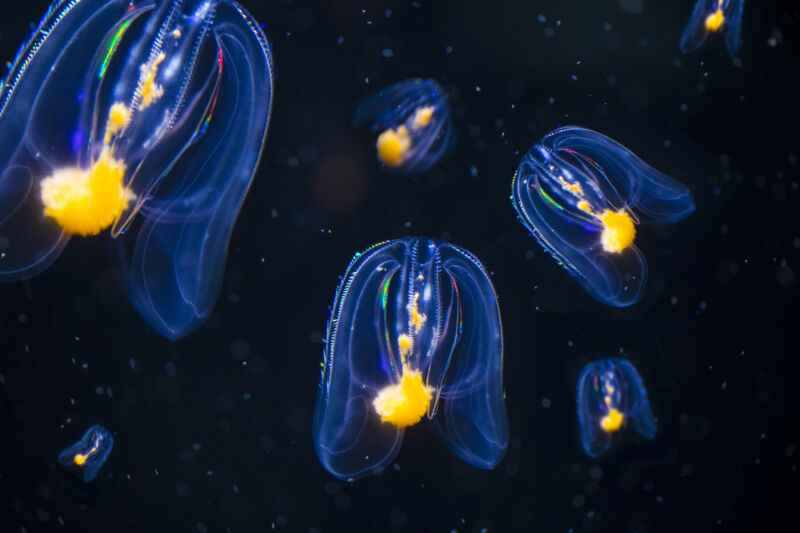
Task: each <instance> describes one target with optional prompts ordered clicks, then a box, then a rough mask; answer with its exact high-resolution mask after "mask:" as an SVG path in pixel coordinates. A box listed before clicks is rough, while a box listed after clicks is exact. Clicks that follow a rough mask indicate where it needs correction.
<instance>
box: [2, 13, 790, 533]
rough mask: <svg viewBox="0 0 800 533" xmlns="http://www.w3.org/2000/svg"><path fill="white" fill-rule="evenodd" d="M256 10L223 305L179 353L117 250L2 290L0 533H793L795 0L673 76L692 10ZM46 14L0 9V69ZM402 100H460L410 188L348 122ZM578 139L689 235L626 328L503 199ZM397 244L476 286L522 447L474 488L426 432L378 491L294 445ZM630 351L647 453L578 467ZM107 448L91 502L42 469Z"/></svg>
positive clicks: (57, 473) (76, 248) (629, 451)
mask: <svg viewBox="0 0 800 533" xmlns="http://www.w3.org/2000/svg"><path fill="white" fill-rule="evenodd" d="M243 4H244V5H245V7H246V8H247V9H248V10H249V11H250V12H251V13H252V14H253V15H254V16H255V18H256V19H258V20H259V21H260V22H262V23H264V24H265V30H266V32H267V34H268V36H269V38H270V40H271V42H272V44H273V48H274V50H273V51H274V62H275V66H276V74H277V79H276V81H275V98H274V107H273V115H272V123H271V126H270V130H269V133H268V137H267V143H266V147H265V151H264V155H263V159H262V163H261V166H260V168H259V170H258V173H257V175H256V179H255V181H254V183H253V186H252V188H251V190H250V194H249V196H248V198H247V200H246V202H245V204H244V207H243V209H242V212H241V215H240V217H239V220H238V223H237V226H236V228H235V231H234V234H233V238H232V242H231V248H230V252H229V255H228V262H227V270H226V272H225V279H224V283H223V288H222V292H221V294H220V297H219V301H218V302H217V305H216V307H215V310H214V312H213V314H212V316H211V318H210V319H209V320H208V322H207V324H206V325H205V326H203V327H202V328H201V329H200V330H199V331H197V332H196V333H194V334H193V335H191V336H189V337H188V338H186V339H184V340H181V341H179V342H176V343H170V342H169V341H167V340H165V339H163V338H161V337H160V336H158V335H157V334H155V333H153V332H152V331H150V330H149V329H148V328H147V327H146V326H145V325H144V323H143V322H142V321H141V320H140V319H139V317H138V315H137V314H136V313H135V311H134V310H133V308H132V307H131V306H130V304H129V303H128V301H127V299H126V297H125V294H124V292H123V291H122V289H121V288H120V286H119V280H118V277H119V272H118V271H117V269H116V268H117V267H116V266H115V263H114V261H113V260H112V258H111V256H110V254H109V249H108V243H107V239H106V238H94V239H89V240H81V239H73V241H72V242H71V243H70V244H69V246H68V247H67V249H66V250H65V252H64V254H63V255H62V256H61V258H60V259H59V260H58V261H57V262H56V263H55V264H54V265H53V266H52V267H51V268H49V269H48V270H47V271H46V272H44V273H43V274H41V275H39V276H38V277H35V278H34V279H31V280H29V281H26V282H23V283H15V284H8V285H3V286H0V530H2V531H28V532H33V531H86V532H89V531H92V532H94V531H97V532H112V531H114V532H126V531H135V532H141V531H190V532H193V531H199V532H204V531H231V532H248V531H266V530H270V529H272V528H275V529H283V530H289V531H308V532H316V531H322V532H328V531H384V530H386V531H405V530H407V531H442V532H448V531H451V530H455V531H458V532H479V531H483V530H484V529H485V530H486V531H489V532H493V531H513V530H519V531H526V530H528V531H562V532H566V531H570V530H572V531H576V532H578V531H613V532H622V531H631V532H633V531H639V532H644V531H674V530H675V529H680V530H683V531H717V530H719V531H734V530H741V531H755V530H761V531H796V529H795V528H796V527H797V525H796V524H797V518H796V507H797V504H796V501H797V496H798V494H800V487H799V486H798V476H800V474H798V472H797V469H796V465H797V462H798V454H800V450H796V446H797V444H798V439H797V434H798V431H797V426H798V413H799V412H800V410H799V409H798V402H797V394H798V371H799V370H800V363H798V358H797V354H798V348H797V346H798V343H797V338H798V336H797V329H798V313H797V310H796V301H797V276H798V275H800V271H798V269H800V264H798V260H799V259H800V222H799V221H798V217H797V216H796V214H795V213H796V211H797V209H798V207H800V197H799V195H800V192H798V190H797V188H798V177H799V176H798V174H799V171H798V168H799V167H798V164H797V157H799V156H800V128H799V127H798V121H799V119H800V99H799V98H798V97H800V62H799V61H798V56H797V50H798V49H800V47H798V29H800V11H798V6H797V4H796V3H794V2H788V1H787V2H782V3H781V2H755V1H750V2H748V3H747V4H746V5H745V10H744V23H743V46H742V50H741V53H740V58H741V60H740V62H738V63H736V64H735V63H733V62H732V61H731V60H730V58H729V57H728V56H727V55H726V53H725V51H724V48H723V46H722V40H721V39H720V38H719V37H718V38H715V39H713V40H712V41H711V42H708V43H707V44H706V46H705V47H704V48H703V49H702V50H701V53H700V54H699V55H692V56H681V55H680V54H679V53H678V50H677V42H678V38H679V36H680V33H681V31H682V29H683V26H684V24H685V22H686V21H687V19H688V16H689V14H690V12H691V9H692V7H693V2H692V1H691V0H681V1H677V0H675V1H661V2H656V1H654V0H604V1H592V2H589V1H586V0H559V1H526V2H522V1H513V2H503V1H492V2H487V1H477V0H476V1H463V2H458V3H456V2H444V1H438V2H437V1H433V0H420V1H418V2H412V3H409V2H407V1H396V2H395V1H386V2H381V1H371V0H362V1H355V0H329V1H328V2H320V3H313V2H305V1H294V2H291V1H282V2H267V1H254V0H251V1H247V0H245V1H244V2H243ZM47 5H48V2H46V1H43V0H30V1H27V2H14V3H13V4H12V3H10V2H4V3H3V5H2V7H0V57H2V58H6V59H8V60H11V59H12V58H13V57H14V54H15V53H16V50H17V48H18V47H19V44H20V43H21V42H22V40H23V39H25V38H27V36H28V34H29V32H30V28H29V23H31V22H33V23H36V22H37V21H38V20H39V18H40V17H41V15H42V14H43V13H44V11H45V9H46V6H47ZM362 10H363V11H362ZM387 10H390V11H391V14H390V16H387ZM537 15H543V16H544V18H545V21H544V22H540V21H539V20H538V19H537ZM368 21H369V23H368ZM776 31H778V32H779V33H780V34H781V42H777V43H775V44H776V46H770V44H769V43H768V40H769V39H770V37H774V35H776V33H775V32H776ZM337 40H341V44H339V43H338V42H337ZM384 50H391V51H392V54H393V55H392V57H388V58H387V57H384V53H383V51H384ZM420 76H422V77H433V78H436V79H437V80H439V81H440V82H441V83H443V84H444V85H445V87H446V88H447V90H448V91H449V92H450V93H451V95H452V101H453V106H454V122H455V127H456V129H457V131H458V134H459V137H460V140H459V143H458V146H457V148H456V150H455V151H454V152H453V154H452V155H451V156H450V157H449V158H448V159H447V160H446V161H444V162H443V163H442V164H440V165H438V166H437V167H436V168H435V169H433V170H432V171H430V172H429V173H427V174H425V175H422V176H419V177H417V178H408V177H397V176H393V175H390V174H388V173H386V172H384V171H381V170H380V169H379V168H378V165H377V163H376V161H375V157H374V152H373V148H372V138H370V137H369V136H368V135H366V134H364V133H362V132H357V131H352V130H351V129H350V128H349V119H350V115H351V113H352V111H353V109H354V106H355V105H356V103H357V102H358V101H359V99H360V98H362V97H364V96H366V95H367V94H369V93H371V92H373V91H374V90H375V89H377V88H379V87H382V86H385V85H389V84H391V83H394V82H396V81H399V80H402V79H405V78H409V77H420ZM573 76H574V77H575V79H573ZM682 105H685V108H682ZM566 124H578V125H582V126H586V127H589V128H592V129H596V130H599V131H601V132H603V133H605V134H607V135H609V136H610V137H612V138H615V139H617V140H619V141H620V142H621V143H623V144H624V145H626V146H628V147H629V148H630V149H631V150H632V151H634V152H635V153H637V154H638V155H639V156H640V157H642V158H643V159H644V160H645V161H647V162H648V163H650V164H651V165H653V166H654V167H656V168H659V169H661V170H664V171H665V172H668V173H670V174H671V175H673V176H675V177H676V178H678V179H679V180H681V181H683V182H684V183H687V184H688V185H689V186H690V187H691V189H692V191H693V193H694V194H695V199H696V201H697V212H696V213H695V214H694V215H693V216H692V217H691V218H689V219H687V220H686V221H684V222H681V223H679V224H677V225H674V226H671V227H668V228H663V229H659V230H646V231H642V232H641V234H640V235H641V236H640V237H639V243H640V246H641V248H642V249H643V251H644V253H645V254H646V256H647V258H648V261H649V265H650V275H651V278H650V281H649V284H648V287H647V289H646V293H645V297H644V299H643V301H642V302H641V303H639V304H637V305H635V306H633V307H632V308H629V309H626V310H613V309H610V308H607V307H604V306H602V305H601V304H599V303H596V302H594V301H593V300H592V299H591V298H589V297H588V296H587V295H586V294H584V293H583V292H582V291H581V289H580V288H579V287H578V285H577V284H576V283H575V282H573V281H572V280H571V279H570V278H569V276H568V275H567V274H566V273H565V272H564V271H562V270H561V269H560V268H559V267H558V266H557V265H556V264H555V262H554V261H553V260H552V259H551V258H550V257H548V256H546V254H544V253H543V251H542V250H541V249H540V248H539V246H538V245H537V244H536V243H535V242H534V241H533V239H532V238H531V237H529V235H528V234H527V232H526V231H525V230H524V228H523V227H522V225H521V224H520V223H519V222H518V221H517V220H516V218H515V214H514V211H513V209H512V208H511V205H510V202H509V200H508V196H509V187H510V182H511V177H512V174H513V172H514V170H515V168H516V166H517V164H518V162H519V159H520V157H521V155H522V153H523V152H524V151H525V150H527V149H528V148H529V147H530V146H531V145H532V144H533V143H534V142H535V141H536V140H537V139H539V138H540V137H541V136H542V135H544V134H545V133H547V132H548V131H550V130H552V129H554V128H556V127H558V126H561V125H566ZM473 174H474V175H473ZM404 235H425V236H431V237H437V238H442V239H445V240H449V241H451V242H453V243H456V244H459V245H461V246H463V247H466V248H468V249H470V250H472V251H473V252H474V253H475V254H476V255H477V256H478V257H480V258H481V260H482V261H483V262H484V264H485V265H486V266H487V268H488V269H489V270H490V271H491V272H492V273H493V278H492V279H493V282H494V284H495V288H496V290H497V293H498V296H499V299H500V307H501V312H502V315H503V321H504V334H505V380H504V382H505V389H506V393H507V405H508V412H509V417H510V424H511V445H510V447H509V450H508V453H507V455H506V456H505V458H504V460H503V461H502V462H501V463H500V465H499V466H498V467H497V469H496V470H495V471H493V472H485V471H479V470H475V469H472V468H470V467H469V466H467V465H465V464H464V463H462V462H460V461H459V460H458V459H456V458H455V457H454V456H452V455H451V454H450V453H449V452H448V451H447V450H446V449H445V448H444V447H442V446H441V445H439V443H438V442H437V441H436V439H435V438H433V435H432V434H430V433H429V432H428V431H427V429H426V428H425V427H424V425H420V426H419V427H414V428H412V429H411V430H409V431H408V432H407V433H406V441H405V444H404V445H403V449H402V451H401V453H400V455H399V457H398V458H397V461H396V465H397V467H396V468H393V469H389V470H387V471H386V472H385V473H384V474H383V475H382V476H381V477H377V478H368V479H364V480H361V481H358V482H356V483H353V484H350V483H345V482H341V481H338V480H336V479H334V478H333V477H331V476H330V475H329V474H328V473H327V472H326V471H325V470H324V469H323V468H322V466H321V465H320V463H319V461H318V460H317V457H316V455H315V453H314V450H313V446H312V442H311V431H310V424H311V413H312V409H313V402H314V398H315V393H316V387H317V382H318V379H319V364H320V361H321V357H322V343H321V339H322V337H323V336H324V330H325V324H326V320H327V318H328V306H329V305H330V304H331V301H332V299H333V295H334V290H335V288H336V285H337V282H338V277H339V276H340V275H341V274H342V273H343V272H344V269H345V267H346V266H347V263H348V261H349V260H350V258H351V257H352V255H353V254H354V253H355V252H356V251H360V250H363V249H364V248H366V247H367V246H369V245H370V244H373V243H375V242H377V241H380V240H385V239H390V238H396V237H400V236H404ZM621 351H622V352H623V353H625V354H626V355H627V357H628V358H629V359H630V360H631V361H632V362H634V364H635V365H636V366H637V367H638V369H639V371H640V373H641V374H642V376H643V378H644V380H645V382H646V384H647V386H648V389H649V393H650V398H651V403H652V406H653V410H654V412H655V414H656V416H657V417H658V419H659V433H658V435H657V437H656V439H655V441H653V442H642V441H640V440H639V439H636V438H635V437H634V436H632V435H627V436H626V438H624V439H623V441H624V442H623V443H622V444H621V446H620V447H619V448H618V449H616V450H615V452H614V453H613V454H612V455H610V456H609V457H607V458H604V459H600V460H587V458H586V457H585V456H583V455H582V453H581V451H580V448H579V445H578V442H577V441H578V437H577V427H576V421H575V414H574V412H575V405H574V401H575V400H574V386H575V380H576V377H577V373H578V371H579V370H580V368H581V366H582V365H583V364H585V363H586V362H588V361H589V360H593V359H595V358H597V357H610V356H615V355H617V354H618V353H620V352H621ZM95 423H100V424H102V425H104V426H106V427H107V428H109V429H110V430H111V431H112V432H113V434H114V435H115V438H116V446H115V448H114V450H113V452H112V454H111V456H110V458H109V460H108V462H107V464H106V465H105V467H104V468H103V470H102V471H101V474H100V480H99V481H97V482H95V483H94V484H91V485H89V486H86V485H84V484H82V483H80V482H78V481H76V479H75V478H74V477H73V476H72V475H71V473H70V472H66V471H64V470H63V469H61V468H60V467H59V465H58V464H57V462H56V456H57V455H58V453H59V451H60V450H61V449H63V448H64V447H66V446H67V445H68V444H71V443H72V442H74V441H75V440H77V438H78V437H79V436H80V435H81V434H82V433H83V431H84V430H85V429H86V428H87V427H88V426H90V425H92V424H95ZM757 528H758V529H757Z"/></svg>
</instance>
